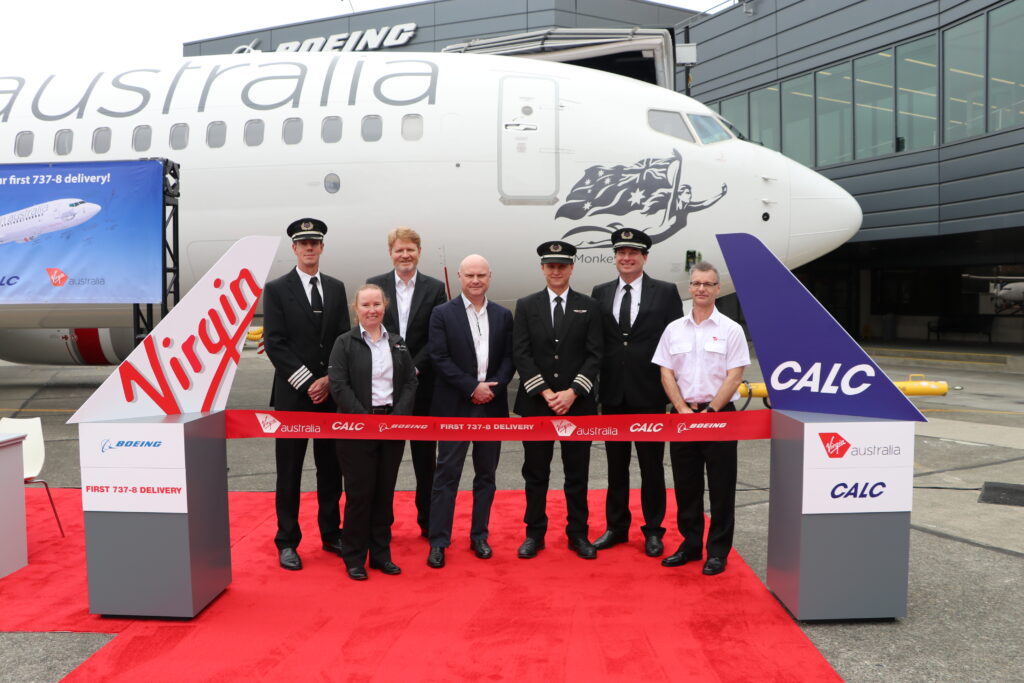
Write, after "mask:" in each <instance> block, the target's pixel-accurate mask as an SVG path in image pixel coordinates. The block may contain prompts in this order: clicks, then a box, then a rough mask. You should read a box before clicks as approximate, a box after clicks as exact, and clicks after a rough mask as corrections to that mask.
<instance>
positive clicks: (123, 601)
mask: <svg viewBox="0 0 1024 683" xmlns="http://www.w3.org/2000/svg"><path fill="white" fill-rule="evenodd" d="M78 429H79V447H80V449H81V454H80V455H81V463H82V511H83V513H84V516H85V537H86V548H85V551H86V564H87V567H88V572H89V611H90V612H91V613H93V614H106V615H132V616H159V617H194V616H195V615H196V614H198V613H199V612H200V611H201V610H202V609H203V608H204V607H206V605H208V604H209V603H210V602H211V601H212V600H213V599H214V598H216V597H217V596H218V595H220V593H221V592H222V591H223V590H224V589H225V588H226V587H227V586H228V584H229V583H231V537H230V532H229V524H228V494H227V447H226V440H225V433H224V413H223V412H216V413H210V414H205V415H203V414H190V415H168V416H166V417H163V418H129V419H124V420H110V421H99V422H83V423H81V424H79V427H78Z"/></svg>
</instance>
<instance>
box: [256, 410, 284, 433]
mask: <svg viewBox="0 0 1024 683" xmlns="http://www.w3.org/2000/svg"><path fill="white" fill-rule="evenodd" d="M256 419H257V420H259V422H260V427H261V428H262V429H263V433H264V434H273V433H274V432H276V431H277V430H278V429H280V427H281V422H280V421H279V420H278V419H277V418H276V417H274V416H273V415H267V414H266V413H256Z"/></svg>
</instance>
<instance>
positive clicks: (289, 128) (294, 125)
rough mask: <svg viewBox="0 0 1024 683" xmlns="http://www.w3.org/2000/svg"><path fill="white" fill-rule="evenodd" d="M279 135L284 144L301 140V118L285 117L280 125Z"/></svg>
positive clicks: (294, 143)
mask: <svg viewBox="0 0 1024 683" xmlns="http://www.w3.org/2000/svg"><path fill="white" fill-rule="evenodd" d="M281 137H282V138H284V144H286V145H297V144H299V143H300V142H302V119H285V120H284V124H283V125H282V126H281Z"/></svg>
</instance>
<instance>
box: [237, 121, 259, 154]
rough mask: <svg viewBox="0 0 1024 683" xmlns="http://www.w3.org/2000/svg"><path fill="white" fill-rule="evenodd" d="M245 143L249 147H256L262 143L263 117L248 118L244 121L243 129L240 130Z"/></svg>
mask: <svg viewBox="0 0 1024 683" xmlns="http://www.w3.org/2000/svg"><path fill="white" fill-rule="evenodd" d="M242 137H243V139H244V140H245V144H246V145H248V146H249V147H258V146H259V145H262V144H263V119H249V120H248V121H246V122H245V129H244V130H243V131H242Z"/></svg>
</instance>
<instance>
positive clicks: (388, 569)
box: [370, 560, 402, 576]
mask: <svg viewBox="0 0 1024 683" xmlns="http://www.w3.org/2000/svg"><path fill="white" fill-rule="evenodd" d="M370 569H379V570H380V571H381V573H382V574H390V575H391V576H396V575H398V574H401V573H402V568H401V567H399V566H398V565H397V564H395V563H394V562H392V561H391V560H387V561H386V562H374V561H373V560H370Z"/></svg>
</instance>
